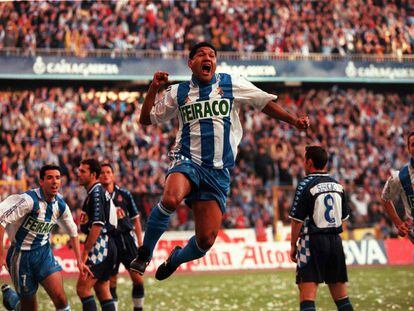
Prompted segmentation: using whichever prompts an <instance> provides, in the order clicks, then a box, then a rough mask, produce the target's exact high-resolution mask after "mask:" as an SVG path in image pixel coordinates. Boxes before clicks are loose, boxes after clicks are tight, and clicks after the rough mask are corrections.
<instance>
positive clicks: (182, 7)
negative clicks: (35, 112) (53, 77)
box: [0, 0, 414, 56]
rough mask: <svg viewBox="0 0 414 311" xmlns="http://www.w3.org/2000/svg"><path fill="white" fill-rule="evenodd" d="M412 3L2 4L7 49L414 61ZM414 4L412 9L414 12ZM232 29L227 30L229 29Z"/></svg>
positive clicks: (164, 0)
mask: <svg viewBox="0 0 414 311" xmlns="http://www.w3.org/2000/svg"><path fill="white" fill-rule="evenodd" d="M410 3H411V1H409V0H363V1H360V0H350V1H348V0H334V1H294V0H281V1H272V0H245V1H230V0H221V1H219V0H212V1H195V0H194V1H174V0H159V1H125V0H117V1H115V0H112V1H36V2H31V1H15V2H1V3H0V49H1V48H13V47H19V48H23V49H24V50H25V51H26V52H27V53H28V54H30V53H34V51H35V49H36V48H45V49H56V48H58V49H66V50H68V51H71V52H73V53H75V54H76V55H78V56H82V55H86V53H87V52H90V51H94V50H96V49H110V50H117V51H128V50H158V51H161V52H170V51H178V50H186V49H188V48H189V46H192V45H193V44H194V43H195V42H199V41H204V40H205V41H211V42H212V43H213V44H214V45H215V46H216V47H217V48H218V49H219V50H221V51H239V52H264V51H266V52H276V53H280V54H282V53H299V54H303V55H308V54H309V53H323V54H341V55H347V54H359V53H363V54H379V55H381V54H393V55H397V56H401V55H403V54H412V53H413V48H414V16H413V14H412V3H411V4H410ZM410 5H411V7H410ZM223 25H225V26H223Z"/></svg>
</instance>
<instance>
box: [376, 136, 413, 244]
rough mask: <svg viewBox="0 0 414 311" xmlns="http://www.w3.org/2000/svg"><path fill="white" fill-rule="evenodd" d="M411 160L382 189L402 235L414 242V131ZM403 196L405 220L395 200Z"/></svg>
mask: <svg viewBox="0 0 414 311" xmlns="http://www.w3.org/2000/svg"><path fill="white" fill-rule="evenodd" d="M407 149H408V153H409V154H410V157H411V158H410V162H409V163H407V164H406V165H404V167H402V168H401V169H400V170H399V171H396V172H393V173H392V174H391V176H390V177H389V178H388V180H387V182H386V184H385V186H384V189H383V191H382V195H381V198H382V204H383V206H384V208H385V211H386V212H387V214H388V216H389V217H390V218H391V220H392V222H393V223H394V225H395V227H396V228H397V229H398V234H399V235H400V236H407V237H408V238H409V239H410V241H411V242H412V243H414V225H413V220H414V131H413V132H410V133H409V134H408V137H407ZM400 198H401V200H402V202H403V205H404V209H405V220H404V221H403V220H402V219H401V218H400V216H398V214H397V212H396V211H395V206H394V202H396V201H398V200H399V199H400Z"/></svg>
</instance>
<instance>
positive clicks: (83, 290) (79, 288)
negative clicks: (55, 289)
mask: <svg viewBox="0 0 414 311" xmlns="http://www.w3.org/2000/svg"><path fill="white" fill-rule="evenodd" d="M76 293H77V294H78V296H79V297H81V298H82V297H87V296H90V289H89V288H88V287H86V285H85V284H82V283H78V284H76Z"/></svg>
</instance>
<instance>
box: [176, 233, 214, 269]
mask: <svg viewBox="0 0 414 311" xmlns="http://www.w3.org/2000/svg"><path fill="white" fill-rule="evenodd" d="M206 253H207V250H204V249H201V248H200V247H199V246H198V245H197V241H196V237H195V235H193V236H192V237H191V239H190V240H189V241H188V243H187V245H186V246H185V247H184V248H183V249H180V250H179V251H178V252H176V253H175V254H174V256H173V257H172V258H171V265H172V266H173V267H178V266H179V265H181V264H182V263H184V262H187V261H191V260H194V259H198V258H201V257H203V256H204V255H205V254H206Z"/></svg>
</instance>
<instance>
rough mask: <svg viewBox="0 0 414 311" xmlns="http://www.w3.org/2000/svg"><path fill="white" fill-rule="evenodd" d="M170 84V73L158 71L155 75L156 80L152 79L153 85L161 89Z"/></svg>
mask: <svg viewBox="0 0 414 311" xmlns="http://www.w3.org/2000/svg"><path fill="white" fill-rule="evenodd" d="M167 82H168V72H164V71H157V72H156V73H154V78H153V79H152V82H151V85H152V86H153V87H156V88H159V87H161V86H163V85H164V84H165V83H167Z"/></svg>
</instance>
